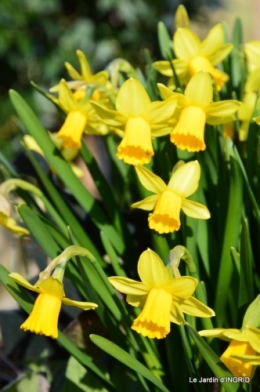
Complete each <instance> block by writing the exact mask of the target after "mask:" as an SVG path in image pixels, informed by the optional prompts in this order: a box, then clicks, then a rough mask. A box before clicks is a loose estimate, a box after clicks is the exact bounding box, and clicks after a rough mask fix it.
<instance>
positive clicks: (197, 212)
mask: <svg viewBox="0 0 260 392" xmlns="http://www.w3.org/2000/svg"><path fill="white" fill-rule="evenodd" d="M181 209H182V211H183V212H184V214H186V215H187V216H190V217H191V218H197V219H209V218H210V212H209V210H208V209H207V207H206V206H204V205H203V204H200V203H197V202H195V201H192V200H187V199H184V200H183V201H182V206H181Z"/></svg>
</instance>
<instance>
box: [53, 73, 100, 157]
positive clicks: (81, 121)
mask: <svg viewBox="0 0 260 392" xmlns="http://www.w3.org/2000/svg"><path fill="white" fill-rule="evenodd" d="M58 87H59V90H58V94H59V97H58V98H55V97H53V96H51V95H48V97H49V98H50V99H51V100H52V101H53V102H54V103H55V104H56V105H58V106H60V108H61V109H62V110H63V111H64V112H65V113H66V114H67V117H66V120H65V123H64V124H63V126H62V127H61V129H60V130H59V132H58V134H57V137H58V138H60V139H62V140H63V146H64V147H66V148H71V149H73V150H79V149H80V148H81V137H82V134H83V132H86V133H88V134H92V135H93V134H104V133H107V127H106V126H104V125H103V124H101V122H100V120H99V118H98V116H97V115H96V113H95V111H94V110H93V108H92V106H91V105H90V102H89V99H88V97H87V96H86V94H85V95H84V97H83V98H81V99H79V97H77V96H75V95H74V94H73V93H72V92H71V90H70V89H69V87H68V85H67V83H66V81H65V80H61V82H60V83H59V86H58Z"/></svg>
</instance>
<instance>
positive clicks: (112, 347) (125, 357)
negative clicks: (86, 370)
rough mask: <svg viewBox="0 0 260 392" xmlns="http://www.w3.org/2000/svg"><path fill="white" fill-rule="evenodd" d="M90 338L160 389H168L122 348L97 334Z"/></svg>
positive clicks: (165, 391)
mask: <svg viewBox="0 0 260 392" xmlns="http://www.w3.org/2000/svg"><path fill="white" fill-rule="evenodd" d="M90 339H91V341H92V342H93V343H94V344H96V345H97V346H98V347H99V348H101V349H102V350H103V351H105V352H106V353H107V354H109V355H111V356H112V357H114V358H116V359H117V360H118V361H120V362H122V363H123V364H124V365H126V366H127V367H129V368H130V369H133V370H134V371H136V372H137V373H139V374H141V375H142V376H143V377H145V378H146V379H147V380H149V381H150V382H151V383H153V384H154V385H156V386H157V387H158V388H159V389H160V390H161V391H164V392H169V390H168V389H167V388H166V387H165V386H164V385H163V384H162V383H161V381H159V380H158V378H157V377H155V376H154V375H153V373H152V372H150V370H148V369H147V368H146V367H145V366H144V365H143V364H142V363H140V362H139V361H138V360H137V359H135V358H133V357H132V356H131V355H130V354H128V353H127V352H126V351H124V350H122V348H120V347H118V346H117V345H116V344H114V343H112V342H110V341H109V340H107V339H105V338H103V337H101V336H98V335H90Z"/></svg>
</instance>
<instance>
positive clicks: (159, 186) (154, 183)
mask: <svg viewBox="0 0 260 392" xmlns="http://www.w3.org/2000/svg"><path fill="white" fill-rule="evenodd" d="M135 170H136V173H137V175H138V178H139V180H140V182H141V184H142V185H143V186H144V187H145V188H146V189H148V190H149V191H151V192H154V193H161V192H163V191H164V190H165V189H166V188H167V185H166V184H165V182H164V181H163V180H162V179H161V178H160V177H159V176H156V174H154V173H153V172H151V171H150V170H148V169H146V168H145V167H143V166H136V167H135Z"/></svg>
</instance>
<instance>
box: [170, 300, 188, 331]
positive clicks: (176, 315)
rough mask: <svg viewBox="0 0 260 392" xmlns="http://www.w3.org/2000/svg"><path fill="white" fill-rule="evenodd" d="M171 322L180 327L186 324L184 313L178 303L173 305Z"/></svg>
mask: <svg viewBox="0 0 260 392" xmlns="http://www.w3.org/2000/svg"><path fill="white" fill-rule="evenodd" d="M170 320H171V322H172V323H175V324H178V325H180V324H184V323H185V319H184V317H183V313H182V311H181V309H180V307H179V305H178V304H177V302H173V303H172V307H171V314H170Z"/></svg>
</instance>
